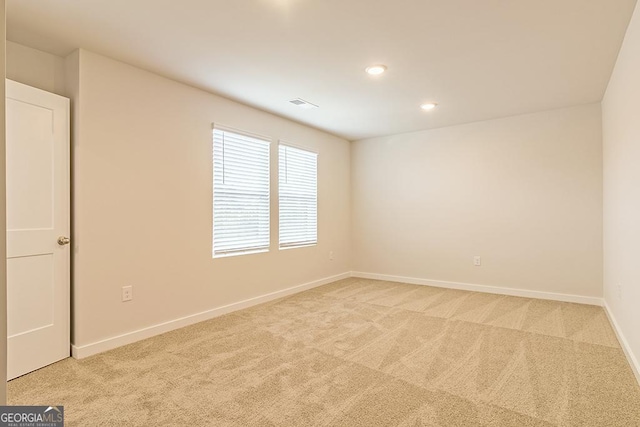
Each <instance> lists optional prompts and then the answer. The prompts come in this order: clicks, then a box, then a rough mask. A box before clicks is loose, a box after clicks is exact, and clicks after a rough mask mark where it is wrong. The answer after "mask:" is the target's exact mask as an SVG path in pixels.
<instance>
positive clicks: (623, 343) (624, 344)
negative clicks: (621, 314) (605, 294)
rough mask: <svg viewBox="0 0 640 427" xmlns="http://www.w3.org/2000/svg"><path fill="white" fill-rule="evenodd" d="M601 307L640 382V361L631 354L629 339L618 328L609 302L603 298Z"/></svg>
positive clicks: (639, 382)
mask: <svg viewBox="0 0 640 427" xmlns="http://www.w3.org/2000/svg"><path fill="white" fill-rule="evenodd" d="M603 307H604V311H605V313H607V317H608V318H609V322H611V324H612V325H613V330H614V331H615V332H616V336H617V337H618V341H620V346H621V347H622V350H623V351H624V354H625V356H627V360H628V361H629V365H631V370H632V371H633V373H634V374H635V376H636V380H637V381H638V384H640V363H638V359H637V358H636V356H635V355H634V354H633V351H631V346H629V341H627V339H626V338H625V336H624V334H623V333H622V330H621V329H620V326H619V325H618V322H617V321H616V318H615V317H614V316H613V313H612V312H611V308H609V304H607V300H606V299H605V300H604V305H603Z"/></svg>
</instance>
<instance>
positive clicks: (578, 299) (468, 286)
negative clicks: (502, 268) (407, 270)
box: [351, 271, 603, 306]
mask: <svg viewBox="0 0 640 427" xmlns="http://www.w3.org/2000/svg"><path fill="white" fill-rule="evenodd" d="M351 277H360V278H363V279H376V280H387V281H390V282H401V283H409V284H412V285H426V286H435V287H438V288H449V289H460V290H463V291H472V292H485V293H489V294H501V295H511V296H516V297H526V298H538V299H547V300H554V301H563V302H575V303H578V304H589V305H597V306H602V305H603V300H602V298H598V297H586V296H582V295H570V294H558V293H554V292H541V291H531V290H527V289H513V288H504V287H500V286H487V285H476V284H472V283H457V282H445V281H442V280H429V279H417V278H414V277H403V276H392V275H387V274H378V273H363V272H360V271H352V272H351Z"/></svg>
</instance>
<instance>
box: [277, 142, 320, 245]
mask: <svg viewBox="0 0 640 427" xmlns="http://www.w3.org/2000/svg"><path fill="white" fill-rule="evenodd" d="M278 153H279V187H278V191H279V205H280V248H288V247H295V246H306V245H313V244H316V243H317V242H318V155H317V154H316V153H312V152H311V151H306V150H301V149H299V148H294V147H290V146H287V145H282V144H281V145H280V148H279V151H278Z"/></svg>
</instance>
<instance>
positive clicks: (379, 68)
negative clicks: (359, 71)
mask: <svg viewBox="0 0 640 427" xmlns="http://www.w3.org/2000/svg"><path fill="white" fill-rule="evenodd" d="M365 71H366V72H367V74H370V75H372V76H377V75H380V74H382V73H384V72H385V71H387V66H386V65H382V64H378V65H372V66H370V67H367V68H365Z"/></svg>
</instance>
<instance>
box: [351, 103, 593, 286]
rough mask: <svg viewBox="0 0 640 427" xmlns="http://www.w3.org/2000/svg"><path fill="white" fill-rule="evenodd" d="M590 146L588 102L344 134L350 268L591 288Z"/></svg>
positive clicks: (490, 282)
mask: <svg viewBox="0 0 640 427" xmlns="http://www.w3.org/2000/svg"><path fill="white" fill-rule="evenodd" d="M433 114H437V111H434V112H433ZM601 143H602V138H601V115H600V106H599V104H593V105H585V106H579V107H574V108H569V109H562V110H554V111H547V112H542V113H537V114H529V115H523V116H517V117H510V118H504V119H499V120H491V121H485V122H479V123H472V124H468V125H462V126H455V127H448V128H440V129H434V130H429V131H423V132H416V133H408V134H401V135H395V136H390V137H383V138H375V139H369V140H363V141H357V142H354V143H353V144H352V153H351V156H352V189H351V192H352V195H353V201H352V215H353V226H352V236H353V240H352V247H353V254H354V256H353V265H352V267H353V268H352V269H353V270H354V271H359V272H366V273H378V274H387V275H398V276H405V277H412V278H417V279H428V280H440V281H448V282H459V283H468V284H480V285H489V286H498V287H505V288H516V289H517V288H520V289H525V290H531V291H540V292H551V293H562V294H572V295H580V296H587V297H599V296H601V294H602V146H601ZM476 255H478V256H481V257H482V266H481V267H474V266H473V257H474V256H476Z"/></svg>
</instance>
